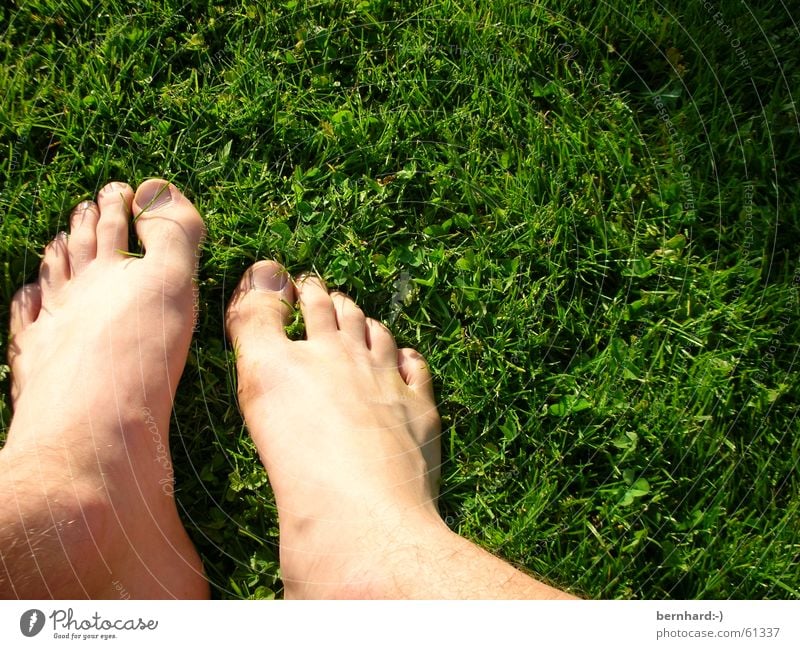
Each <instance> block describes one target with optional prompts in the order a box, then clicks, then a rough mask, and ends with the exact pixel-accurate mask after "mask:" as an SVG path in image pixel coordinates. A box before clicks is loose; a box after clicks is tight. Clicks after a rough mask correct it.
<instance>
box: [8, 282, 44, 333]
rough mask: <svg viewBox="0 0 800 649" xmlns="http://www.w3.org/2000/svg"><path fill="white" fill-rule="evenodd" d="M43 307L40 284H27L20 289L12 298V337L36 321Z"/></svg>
mask: <svg viewBox="0 0 800 649" xmlns="http://www.w3.org/2000/svg"><path fill="white" fill-rule="evenodd" d="M41 308H42V292H41V289H40V288H39V285H38V284H25V286H23V287H22V288H21V289H19V290H18V291H17V292H16V293H15V294H14V297H13V299H12V300H11V323H10V326H9V333H10V334H11V337H12V338H13V337H14V336H16V335H17V334H19V333H20V332H21V331H22V330H23V329H25V328H26V327H27V326H29V325H30V324H32V323H33V322H35V320H36V318H37V317H38V316H39V310H40V309H41Z"/></svg>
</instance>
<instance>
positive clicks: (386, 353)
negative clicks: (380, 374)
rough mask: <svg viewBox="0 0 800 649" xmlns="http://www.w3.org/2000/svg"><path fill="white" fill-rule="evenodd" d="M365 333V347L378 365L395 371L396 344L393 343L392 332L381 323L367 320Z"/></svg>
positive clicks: (370, 319) (371, 319)
mask: <svg viewBox="0 0 800 649" xmlns="http://www.w3.org/2000/svg"><path fill="white" fill-rule="evenodd" d="M366 331H367V347H369V350H370V352H371V353H372V355H373V356H374V357H375V359H376V361H377V363H378V365H379V366H381V367H386V368H388V369H393V370H397V358H398V357H397V343H395V341H394V336H392V332H390V331H389V329H387V328H386V326H385V325H384V324H383V323H381V322H378V321H377V320H374V319H373V318H367V322H366Z"/></svg>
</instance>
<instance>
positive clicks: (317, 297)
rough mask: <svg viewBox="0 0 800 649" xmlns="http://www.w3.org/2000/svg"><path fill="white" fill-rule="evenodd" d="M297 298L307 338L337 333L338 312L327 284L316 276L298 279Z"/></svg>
mask: <svg viewBox="0 0 800 649" xmlns="http://www.w3.org/2000/svg"><path fill="white" fill-rule="evenodd" d="M297 297H298V301H299V303H300V310H301V311H302V312H303V321H304V322H305V325H306V338H313V337H315V336H324V335H328V334H331V333H336V332H337V331H338V327H337V325H336V311H335V309H334V307H333V300H331V296H330V295H329V294H328V289H327V288H326V287H325V283H324V282H323V281H322V280H321V279H320V278H319V277H317V276H316V275H305V276H304V277H301V278H299V279H298V282H297Z"/></svg>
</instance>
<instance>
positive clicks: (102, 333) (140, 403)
mask: <svg viewBox="0 0 800 649" xmlns="http://www.w3.org/2000/svg"><path fill="white" fill-rule="evenodd" d="M132 213H133V214H135V215H139V216H138V218H136V220H135V228H136V233H137V235H138V237H139V239H140V240H141V241H142V243H143V245H144V247H145V250H146V252H145V255H144V257H142V258H136V257H132V256H130V255H126V254H125V252H126V251H127V243H128V232H129V227H130V217H131V214H132ZM203 232H204V227H203V222H202V219H201V218H200V215H199V214H198V212H197V210H196V209H195V208H194V206H193V205H192V204H191V202H189V200H188V199H187V198H186V197H184V196H183V194H182V193H181V192H180V191H179V190H178V189H177V188H176V187H175V186H173V185H169V184H167V183H166V182H165V181H161V180H148V181H146V182H145V183H143V184H142V185H141V186H140V187H139V189H138V191H137V192H136V195H135V196H134V192H133V189H132V188H131V187H130V186H128V185H126V184H124V183H110V184H109V185H107V186H106V187H104V188H103V190H102V191H101V192H100V194H99V195H98V198H97V202H96V203H95V202H91V201H86V202H84V203H81V205H79V206H78V207H77V208H76V209H75V211H74V212H73V214H72V219H71V232H70V235H69V237H67V236H66V235H64V234H62V235H60V236H59V237H57V238H56V239H55V240H54V241H53V242H52V243H51V244H50V245H49V246H48V247H47V249H46V251H45V256H44V260H43V261H42V265H41V270H40V273H39V279H38V281H37V282H35V283H33V284H28V285H26V286H24V287H23V288H22V289H21V290H20V291H19V292H18V293H17V295H16V296H15V297H14V301H13V303H12V317H11V342H10V345H9V349H10V352H9V362H10V365H11V368H12V400H13V404H14V417H13V420H12V423H11V428H10V430H9V435H8V440H7V443H6V446H5V448H3V450H2V451H1V452H0V488H1V489H2V492H3V494H4V496H3V501H2V503H0V560H1V561H0V596H3V597H16V598H48V597H52V598H60V599H61V598H84V597H91V598H116V597H132V598H202V597H207V596H208V583H207V581H206V579H205V577H204V574H203V567H202V564H201V562H200V558H199V556H198V554H197V552H196V550H195V548H194V546H193V545H192V542H191V541H190V540H189V537H188V536H187V534H186V530H185V529H184V527H183V524H182V523H181V521H180V519H179V517H178V512H177V509H176V506H175V499H174V497H173V494H172V491H173V489H172V479H173V474H172V462H171V459H170V452H169V418H170V414H171V411H172V400H173V398H174V395H175V389H176V387H177V385H178V380H179V379H180V376H181V373H182V371H183V367H184V364H185V362H186V356H187V354H188V350H189V343H190V340H191V336H192V326H193V317H194V310H195V300H194V294H193V293H194V288H193V279H194V272H195V269H196V264H197V257H198V250H199V245H200V241H201V239H202V236H203Z"/></svg>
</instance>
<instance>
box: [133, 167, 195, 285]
mask: <svg viewBox="0 0 800 649" xmlns="http://www.w3.org/2000/svg"><path fill="white" fill-rule="evenodd" d="M133 213H134V223H135V226H136V234H137V236H138V237H139V240H140V241H141V242H142V244H143V245H144V248H145V259H147V258H150V259H156V260H161V261H164V260H170V262H177V263H180V264H182V265H184V266H186V268H187V270H188V271H189V272H191V271H192V270H193V269H194V267H195V266H196V264H197V257H198V254H197V251H198V248H199V247H200V243H201V241H202V239H203V236H204V235H205V227H204V225H203V219H202V218H201V217H200V213H199V212H198V211H197V209H196V208H195V206H194V205H193V204H192V202H191V201H190V200H189V199H188V198H186V197H185V196H184V195H183V193H182V192H181V191H180V190H179V189H178V188H177V187H176V186H175V185H173V184H172V183H169V182H167V181H166V180H161V179H158V178H153V179H150V180H146V181H145V182H143V183H142V184H141V185H139V188H138V189H137V190H136V195H135V196H134V199H133Z"/></svg>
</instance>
